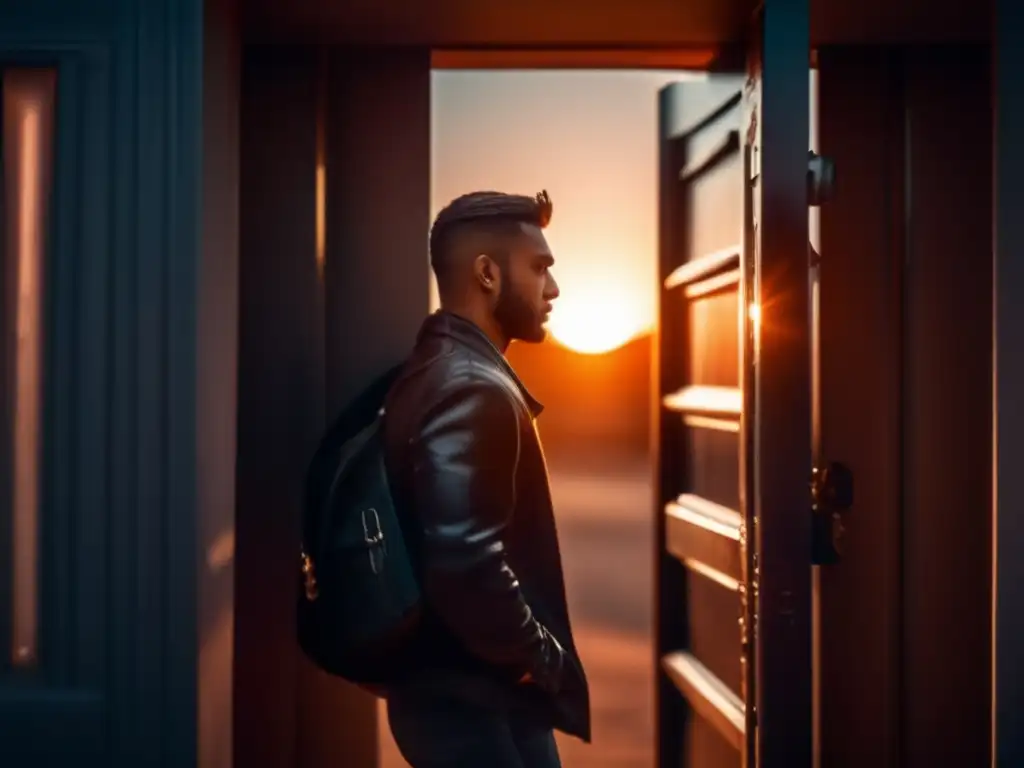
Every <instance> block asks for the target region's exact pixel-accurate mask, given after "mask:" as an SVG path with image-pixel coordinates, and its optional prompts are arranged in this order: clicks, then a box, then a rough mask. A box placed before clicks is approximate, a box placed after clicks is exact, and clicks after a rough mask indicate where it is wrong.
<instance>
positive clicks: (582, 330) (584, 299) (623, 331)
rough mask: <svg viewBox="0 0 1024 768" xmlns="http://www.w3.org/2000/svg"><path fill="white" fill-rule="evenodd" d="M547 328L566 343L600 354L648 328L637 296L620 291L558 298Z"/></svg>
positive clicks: (592, 353)
mask: <svg viewBox="0 0 1024 768" xmlns="http://www.w3.org/2000/svg"><path fill="white" fill-rule="evenodd" d="M608 293H610V292H608ZM548 330H549V331H550V332H551V335H552V336H553V337H554V339H555V341H557V342H558V343H559V344H561V345H562V346H564V347H568V348H569V349H571V350H573V351H575V352H579V353H581V354H585V355H600V354H603V353H605V352H611V351H613V350H615V349H618V348H619V347H621V346H623V345H624V344H626V343H628V342H630V341H632V340H633V339H634V338H636V337H637V336H639V335H640V334H641V333H643V332H644V331H645V330H646V329H645V327H644V320H643V312H642V311H641V306H640V302H639V301H638V300H630V298H629V297H628V296H623V295H622V294H621V293H618V295H615V294H612V295H606V292H604V291H601V292H596V291H595V292H590V293H583V294H581V295H577V296H566V295H563V296H562V298H560V299H559V300H558V301H556V302H555V309H554V311H553V312H552V313H551V320H550V322H549V323H548Z"/></svg>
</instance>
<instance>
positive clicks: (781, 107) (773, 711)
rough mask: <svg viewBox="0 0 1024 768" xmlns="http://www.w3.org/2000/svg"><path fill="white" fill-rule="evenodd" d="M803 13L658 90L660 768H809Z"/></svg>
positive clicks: (770, 1) (773, 7)
mask: <svg viewBox="0 0 1024 768" xmlns="http://www.w3.org/2000/svg"><path fill="white" fill-rule="evenodd" d="M807 9H808V2H807V0H767V2H766V3H765V4H764V5H763V6H762V7H761V9H759V10H758V12H757V14H756V17H755V18H754V19H753V23H752V27H751V32H752V33H751V36H750V45H749V55H748V59H749V60H748V66H747V71H746V72H737V73H734V74H712V75H708V76H707V77H706V78H704V79H700V80H689V81H684V82H680V83H676V84H674V85H671V86H668V87H667V88H665V89H664V90H663V91H662V93H661V98H660V105H659V109H660V124H661V158H660V165H661V172H660V173H661V177H660V213H659V216H660V276H659V277H660V280H661V281H662V290H661V307H660V318H659V319H660V333H659V347H658V362H659V373H658V376H657V377H656V380H657V382H658V383H657V386H658V387H659V391H658V396H659V407H660V414H659V418H658V419H657V420H656V422H657V425H658V438H657V440H658V456H657V459H658V470H657V473H658V476H657V483H658V490H659V493H658V494H657V500H658V510H657V514H658V520H659V525H658V537H657V547H658V552H657V559H658V566H657V568H658V572H657V590H658V597H657V603H656V605H657V612H658V618H657V639H656V648H657V657H658V658H657V663H658V665H659V677H658V685H657V696H658V702H657V708H658V721H657V729H658V736H657V739H658V755H659V756H658V765H659V766H679V765H686V766H692V767H693V768H705V767H708V766H714V767H715V768H720V767H721V766H729V765H736V766H747V767H752V766H758V768H805V766H806V767H807V768H809V767H810V766H811V765H812V764H813V763H814V757H813V755H814V752H815V750H814V741H815V739H814V716H813V712H812V711H813V709H814V698H815V696H814V686H813V684H812V661H813V658H812V567H811V565H812V536H813V533H814V529H815V526H814V525H813V524H812V517H813V513H812V505H813V500H812V485H813V479H812V478H813V475H814V473H813V470H812V465H813V460H812V455H813V451H812V406H813V402H812V389H813V388H812V346H813V344H812V342H813V332H812V331H813V326H814V322H813V316H812V301H811V285H812V280H811V270H812V264H811V259H810V258H809V250H808V204H809V202H810V201H809V197H808V195H809V192H812V193H813V189H810V188H809V186H810V185H809V184H808V180H809V179H810V178H811V175H810V174H809V172H808V157H809V156H808V143H809V108H808V101H809V91H808V71H809V64H808V62H809V43H808V19H807Z"/></svg>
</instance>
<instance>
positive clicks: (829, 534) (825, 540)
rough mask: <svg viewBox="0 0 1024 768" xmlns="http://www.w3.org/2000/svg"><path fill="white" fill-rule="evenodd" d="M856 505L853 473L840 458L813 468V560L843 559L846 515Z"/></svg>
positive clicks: (828, 562) (818, 562)
mask: <svg viewBox="0 0 1024 768" xmlns="http://www.w3.org/2000/svg"><path fill="white" fill-rule="evenodd" d="M852 506H853V473H852V472H851V471H850V470H849V468H848V467H846V466H845V465H844V464H840V463H839V462H837V461H833V462H830V463H828V464H826V465H825V466H822V467H815V468H814V469H813V470H812V471H811V563H812V564H814V565H834V564H835V563H838V562H839V561H840V559H842V538H843V532H844V529H843V518H844V517H845V513H846V512H847V511H849V509H850V508H851V507H852Z"/></svg>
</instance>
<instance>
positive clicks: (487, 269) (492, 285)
mask: <svg viewBox="0 0 1024 768" xmlns="http://www.w3.org/2000/svg"><path fill="white" fill-rule="evenodd" d="M473 275H474V276H475V277H476V280H477V282H478V283H479V284H480V287H481V288H483V290H484V291H486V292H488V293H494V292H497V291H499V290H500V289H501V269H500V268H499V267H498V265H497V264H496V263H495V262H494V259H492V258H491V257H490V256H488V255H487V254H485V253H481V254H480V255H479V256H477V257H476V259H474V260H473Z"/></svg>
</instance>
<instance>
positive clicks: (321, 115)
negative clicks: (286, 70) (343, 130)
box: [314, 48, 329, 280]
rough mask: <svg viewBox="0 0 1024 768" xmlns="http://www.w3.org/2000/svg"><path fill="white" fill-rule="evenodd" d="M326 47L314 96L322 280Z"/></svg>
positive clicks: (321, 273)
mask: <svg viewBox="0 0 1024 768" xmlns="http://www.w3.org/2000/svg"><path fill="white" fill-rule="evenodd" d="M327 56H328V54H327V49H326V48H324V49H322V50H321V51H320V71H319V73H318V77H317V98H316V190H315V195H316V197H315V200H314V204H315V207H316V266H317V274H318V275H319V277H320V279H321V280H323V277H324V269H325V267H326V265H327V135H326V132H327V79H328V77H329V70H328V66H329V65H328V58H327Z"/></svg>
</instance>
